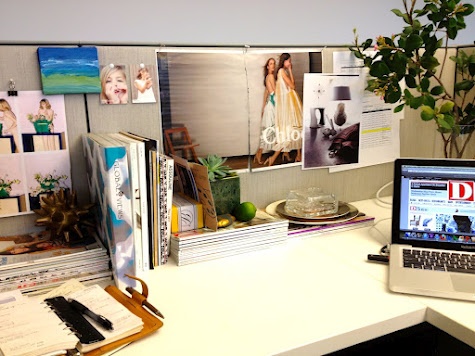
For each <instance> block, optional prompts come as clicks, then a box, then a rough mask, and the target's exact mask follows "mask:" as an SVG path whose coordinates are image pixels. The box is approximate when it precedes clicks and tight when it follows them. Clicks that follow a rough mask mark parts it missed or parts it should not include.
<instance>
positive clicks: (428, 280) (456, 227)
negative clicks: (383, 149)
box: [389, 158, 475, 301]
mask: <svg viewBox="0 0 475 356" xmlns="http://www.w3.org/2000/svg"><path fill="white" fill-rule="evenodd" d="M391 235H392V236H391V257H390V261H389V289H390V290H392V291H395V292H401V293H410V294H418V295H427V296H434V297H443V298H454V299H464V300H472V301H475V160H458V159H457V160H447V159H410V158H401V159H397V160H396V161H395V164H394V195H393V212H392V232H391ZM404 259H405V261H404Z"/></svg>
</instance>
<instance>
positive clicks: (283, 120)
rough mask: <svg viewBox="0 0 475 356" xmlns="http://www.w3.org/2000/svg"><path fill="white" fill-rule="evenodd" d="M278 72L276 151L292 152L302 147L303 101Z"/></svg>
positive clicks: (276, 90)
mask: <svg viewBox="0 0 475 356" xmlns="http://www.w3.org/2000/svg"><path fill="white" fill-rule="evenodd" d="M283 70H284V69H282V68H281V69H279V72H278V73H277V83H276V88H275V97H276V100H275V103H276V111H275V128H276V135H277V137H276V144H275V145H274V151H282V152H290V151H292V150H297V149H301V148H302V102H301V100H300V98H299V96H298V94H297V92H296V91H295V90H294V89H289V88H288V87H287V85H286V84H285V81H284V78H282V71H283Z"/></svg>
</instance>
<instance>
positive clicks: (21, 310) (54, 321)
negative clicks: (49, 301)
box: [0, 290, 79, 356]
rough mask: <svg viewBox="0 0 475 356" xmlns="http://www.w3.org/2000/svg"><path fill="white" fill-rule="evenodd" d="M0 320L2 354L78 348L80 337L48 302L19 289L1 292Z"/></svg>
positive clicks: (13, 355) (13, 354) (38, 352)
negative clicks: (23, 292) (34, 297)
mask: <svg viewBox="0 0 475 356" xmlns="http://www.w3.org/2000/svg"><path fill="white" fill-rule="evenodd" d="M33 316H34V317H33ZM32 318H34V320H32ZM0 320H1V323H0V354H1V355H4V356H22V355H27V354H34V355H39V354H46V353H54V354H60V353H61V352H62V351H63V352H64V353H65V352H66V350H68V349H74V348H75V347H76V344H77V343H78V341H79V339H78V337H77V336H76V335H75V334H74V332H72V331H71V330H70V329H69V327H68V326H66V324H64V323H63V322H62V321H61V320H60V319H59V318H58V316H57V315H56V314H55V313H53V312H51V310H50V309H49V308H48V307H47V306H46V305H45V304H42V303H40V302H39V301H37V300H34V299H31V298H28V297H26V296H23V295H22V294H21V292H20V291H18V290H15V291H12V292H6V293H2V294H0Z"/></svg>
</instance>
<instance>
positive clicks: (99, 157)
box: [83, 133, 136, 287]
mask: <svg viewBox="0 0 475 356" xmlns="http://www.w3.org/2000/svg"><path fill="white" fill-rule="evenodd" d="M83 148H84V156H85V158H86V163H87V164H86V170H87V175H88V184H89V191H90V194H91V202H93V203H95V204H96V206H97V214H96V215H97V218H98V224H97V227H98V230H99V232H98V233H99V236H101V237H102V238H103V240H104V245H105V246H106V247H107V249H108V250H109V253H110V257H111V262H112V274H113V276H114V279H115V281H116V284H117V285H118V286H119V287H125V278H126V277H125V274H130V275H135V272H136V266H135V244H134V230H133V222H132V221H133V216H132V192H131V186H130V176H129V167H128V159H127V150H126V148H125V147H124V146H123V145H116V144H114V143H111V142H109V141H108V140H105V139H103V138H102V137H101V136H99V135H96V134H93V133H88V134H86V135H84V136H83Z"/></svg>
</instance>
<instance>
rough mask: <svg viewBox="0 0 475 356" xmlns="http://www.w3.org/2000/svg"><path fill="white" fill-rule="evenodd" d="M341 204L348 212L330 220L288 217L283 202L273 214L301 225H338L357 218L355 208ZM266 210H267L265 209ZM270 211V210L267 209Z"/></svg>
mask: <svg viewBox="0 0 475 356" xmlns="http://www.w3.org/2000/svg"><path fill="white" fill-rule="evenodd" d="M341 204H344V205H345V206H346V207H347V208H348V210H347V213H346V214H344V215H340V216H335V217H331V218H326V219H320V220H316V219H306V218H297V217H293V216H290V215H288V214H286V212H285V209H284V205H285V201H282V202H280V203H279V204H276V207H275V213H276V214H277V215H279V216H281V217H283V218H285V219H287V220H289V221H290V222H291V223H294V224H302V225H326V224H336V223H340V222H345V221H348V220H351V219H354V218H356V217H357V216H358V214H359V211H358V209H357V208H356V207H354V206H353V205H351V204H347V203H341ZM266 210H267V208H266ZM269 210H270V209H269Z"/></svg>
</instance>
